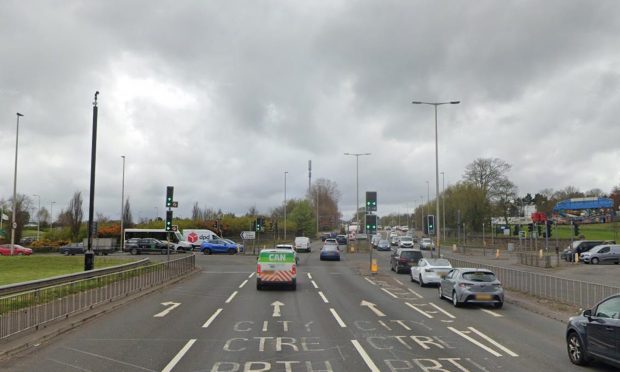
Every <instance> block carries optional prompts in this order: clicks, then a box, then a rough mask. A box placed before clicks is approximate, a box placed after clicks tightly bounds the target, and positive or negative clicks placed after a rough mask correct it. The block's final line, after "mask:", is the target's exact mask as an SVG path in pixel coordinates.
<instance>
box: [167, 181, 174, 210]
mask: <svg viewBox="0 0 620 372" xmlns="http://www.w3.org/2000/svg"><path fill="white" fill-rule="evenodd" d="M172 199H174V186H167V187H166V208H172Z"/></svg>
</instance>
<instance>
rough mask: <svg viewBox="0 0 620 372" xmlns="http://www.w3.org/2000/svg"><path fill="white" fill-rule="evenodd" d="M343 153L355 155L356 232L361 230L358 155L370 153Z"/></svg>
mask: <svg viewBox="0 0 620 372" xmlns="http://www.w3.org/2000/svg"><path fill="white" fill-rule="evenodd" d="M344 154H345V155H349V156H355V200H356V204H355V219H356V220H357V229H358V232H361V231H362V230H361V225H360V215H359V213H360V186H359V182H360V176H359V174H360V163H359V159H360V156H364V155H370V153H369V152H365V153H357V154H350V153H348V152H345V153H344Z"/></svg>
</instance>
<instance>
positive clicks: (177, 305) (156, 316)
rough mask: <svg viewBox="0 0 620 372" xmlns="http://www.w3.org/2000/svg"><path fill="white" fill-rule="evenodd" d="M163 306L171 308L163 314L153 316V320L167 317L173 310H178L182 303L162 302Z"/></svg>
mask: <svg viewBox="0 0 620 372" xmlns="http://www.w3.org/2000/svg"><path fill="white" fill-rule="evenodd" d="M161 304H162V305H164V306H169V307H168V308H167V309H165V310H164V311H162V312H161V313H157V314H155V315H153V318H162V317H165V316H166V315H168V313H169V312H171V311H172V310H174V309H176V308H177V307H179V306H180V305H181V303H180V302H172V301H168V302H162V303H161Z"/></svg>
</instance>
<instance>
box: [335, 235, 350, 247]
mask: <svg viewBox="0 0 620 372" xmlns="http://www.w3.org/2000/svg"><path fill="white" fill-rule="evenodd" d="M336 241H337V242H338V244H342V245H346V244H347V236H346V235H336Z"/></svg>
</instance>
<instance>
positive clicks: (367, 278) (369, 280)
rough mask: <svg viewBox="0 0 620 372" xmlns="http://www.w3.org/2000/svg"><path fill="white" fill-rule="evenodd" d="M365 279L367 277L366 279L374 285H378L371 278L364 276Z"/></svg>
mask: <svg viewBox="0 0 620 372" xmlns="http://www.w3.org/2000/svg"><path fill="white" fill-rule="evenodd" d="M364 279H366V281H367V282H368V283H370V284H372V285H376V284H375V282H373V281H372V280H371V279H369V278H367V277H364Z"/></svg>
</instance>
